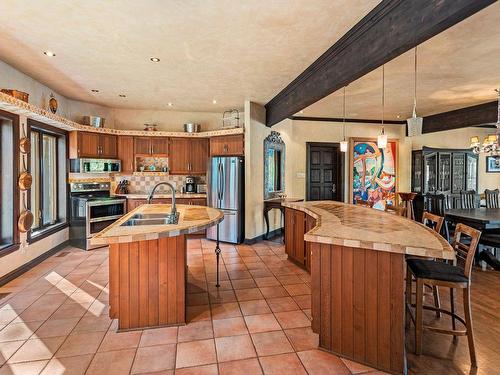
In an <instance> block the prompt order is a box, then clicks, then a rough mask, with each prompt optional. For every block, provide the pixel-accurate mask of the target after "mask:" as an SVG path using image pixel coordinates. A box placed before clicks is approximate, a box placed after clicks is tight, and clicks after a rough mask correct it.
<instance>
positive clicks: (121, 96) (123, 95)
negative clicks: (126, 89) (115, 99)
mask: <svg viewBox="0 0 500 375" xmlns="http://www.w3.org/2000/svg"><path fill="white" fill-rule="evenodd" d="M118 96H119V97H120V98H126V97H127V95H125V94H120V95H118Z"/></svg>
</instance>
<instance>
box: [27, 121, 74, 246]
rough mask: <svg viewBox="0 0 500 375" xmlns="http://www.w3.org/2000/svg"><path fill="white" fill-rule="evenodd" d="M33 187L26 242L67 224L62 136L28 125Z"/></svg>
mask: <svg viewBox="0 0 500 375" xmlns="http://www.w3.org/2000/svg"><path fill="white" fill-rule="evenodd" d="M28 123H29V125H30V138H31V154H30V170H31V174H32V176H33V184H32V186H31V191H30V208H31V212H32V213H33V216H34V220H33V226H32V228H31V235H30V240H31V241H33V240H36V239H38V237H40V238H41V237H44V235H46V234H47V233H52V232H54V231H55V230H59V229H60V227H62V226H65V224H66V223H67V204H66V132H64V131H62V130H60V129H56V128H52V127H49V126H47V125H44V124H41V123H39V122H36V121H31V120H30V121H29V122H28Z"/></svg>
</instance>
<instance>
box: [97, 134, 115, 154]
mask: <svg viewBox="0 0 500 375" xmlns="http://www.w3.org/2000/svg"><path fill="white" fill-rule="evenodd" d="M99 146H100V154H101V157H102V158H108V159H116V158H117V156H118V152H117V140H116V135H108V134H100V135H99Z"/></svg>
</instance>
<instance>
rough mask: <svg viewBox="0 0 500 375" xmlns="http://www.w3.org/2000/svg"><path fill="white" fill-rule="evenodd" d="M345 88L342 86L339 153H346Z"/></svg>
mask: <svg viewBox="0 0 500 375" xmlns="http://www.w3.org/2000/svg"><path fill="white" fill-rule="evenodd" d="M345 88H346V87H345V86H344V101H343V117H342V134H343V140H342V142H340V151H341V152H347V141H346V140H345Z"/></svg>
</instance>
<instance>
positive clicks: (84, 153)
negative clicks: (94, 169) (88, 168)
mask: <svg viewBox="0 0 500 375" xmlns="http://www.w3.org/2000/svg"><path fill="white" fill-rule="evenodd" d="M77 137H78V157H79V158H98V157H100V156H101V155H100V153H99V137H100V134H99V133H87V132H78V136H77Z"/></svg>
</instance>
